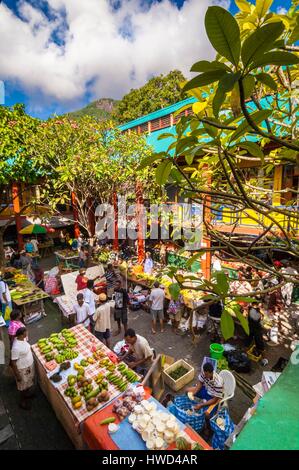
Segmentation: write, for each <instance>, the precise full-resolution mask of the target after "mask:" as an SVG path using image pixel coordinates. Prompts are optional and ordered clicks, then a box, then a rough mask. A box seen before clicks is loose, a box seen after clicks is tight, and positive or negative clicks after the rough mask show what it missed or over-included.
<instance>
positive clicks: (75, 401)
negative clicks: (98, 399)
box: [72, 396, 81, 405]
mask: <svg viewBox="0 0 299 470" xmlns="http://www.w3.org/2000/svg"><path fill="white" fill-rule="evenodd" d="M79 401H81V397H79V396H76V397H74V398H72V404H73V405H75V404H76V403H78V402H79Z"/></svg>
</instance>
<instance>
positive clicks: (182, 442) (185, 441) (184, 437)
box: [175, 431, 203, 450]
mask: <svg viewBox="0 0 299 470" xmlns="http://www.w3.org/2000/svg"><path fill="white" fill-rule="evenodd" d="M175 445H176V449H177V450H203V448H202V446H201V445H200V444H199V443H198V442H196V441H193V439H191V438H190V437H189V436H188V434H187V433H185V432H184V431H181V432H180V433H179V434H178V436H177V438H176V441H175Z"/></svg>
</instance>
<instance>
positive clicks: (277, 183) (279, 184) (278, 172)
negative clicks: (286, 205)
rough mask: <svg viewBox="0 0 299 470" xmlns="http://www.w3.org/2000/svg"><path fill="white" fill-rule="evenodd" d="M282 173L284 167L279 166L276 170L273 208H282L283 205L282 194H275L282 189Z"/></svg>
mask: <svg viewBox="0 0 299 470" xmlns="http://www.w3.org/2000/svg"><path fill="white" fill-rule="evenodd" d="M282 173H283V166H282V165H278V166H276V167H275V168H274V184H273V191H274V194H273V201H272V203H273V206H280V204H281V193H275V191H280V190H281V188H282Z"/></svg>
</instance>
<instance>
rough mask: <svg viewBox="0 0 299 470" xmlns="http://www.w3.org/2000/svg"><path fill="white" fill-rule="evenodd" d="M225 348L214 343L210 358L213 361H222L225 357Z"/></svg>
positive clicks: (211, 347)
mask: <svg viewBox="0 0 299 470" xmlns="http://www.w3.org/2000/svg"><path fill="white" fill-rule="evenodd" d="M223 353H224V347H223V346H222V344H218V343H212V344H211V345H210V356H211V357H212V358H213V359H221V358H222V357H223Z"/></svg>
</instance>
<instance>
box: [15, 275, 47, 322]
mask: <svg viewBox="0 0 299 470" xmlns="http://www.w3.org/2000/svg"><path fill="white" fill-rule="evenodd" d="M20 288H22V289H23V290H24V291H30V293H29V294H25V295H24V296H23V297H20V298H18V299H16V298H14V296H13V294H12V301H13V303H14V304H15V305H16V307H18V308H19V309H20V310H21V312H22V315H23V320H24V323H28V322H29V320H30V317H31V316H32V315H34V314H37V313H41V314H42V315H43V314H45V306H44V300H45V299H47V298H49V295H48V294H47V293H46V292H44V291H43V290H42V289H40V288H39V287H36V285H35V284H33V283H32V282H30V281H29V280H28V281H26V282H23V283H22V284H21V285H20V286H18V289H20Z"/></svg>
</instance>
